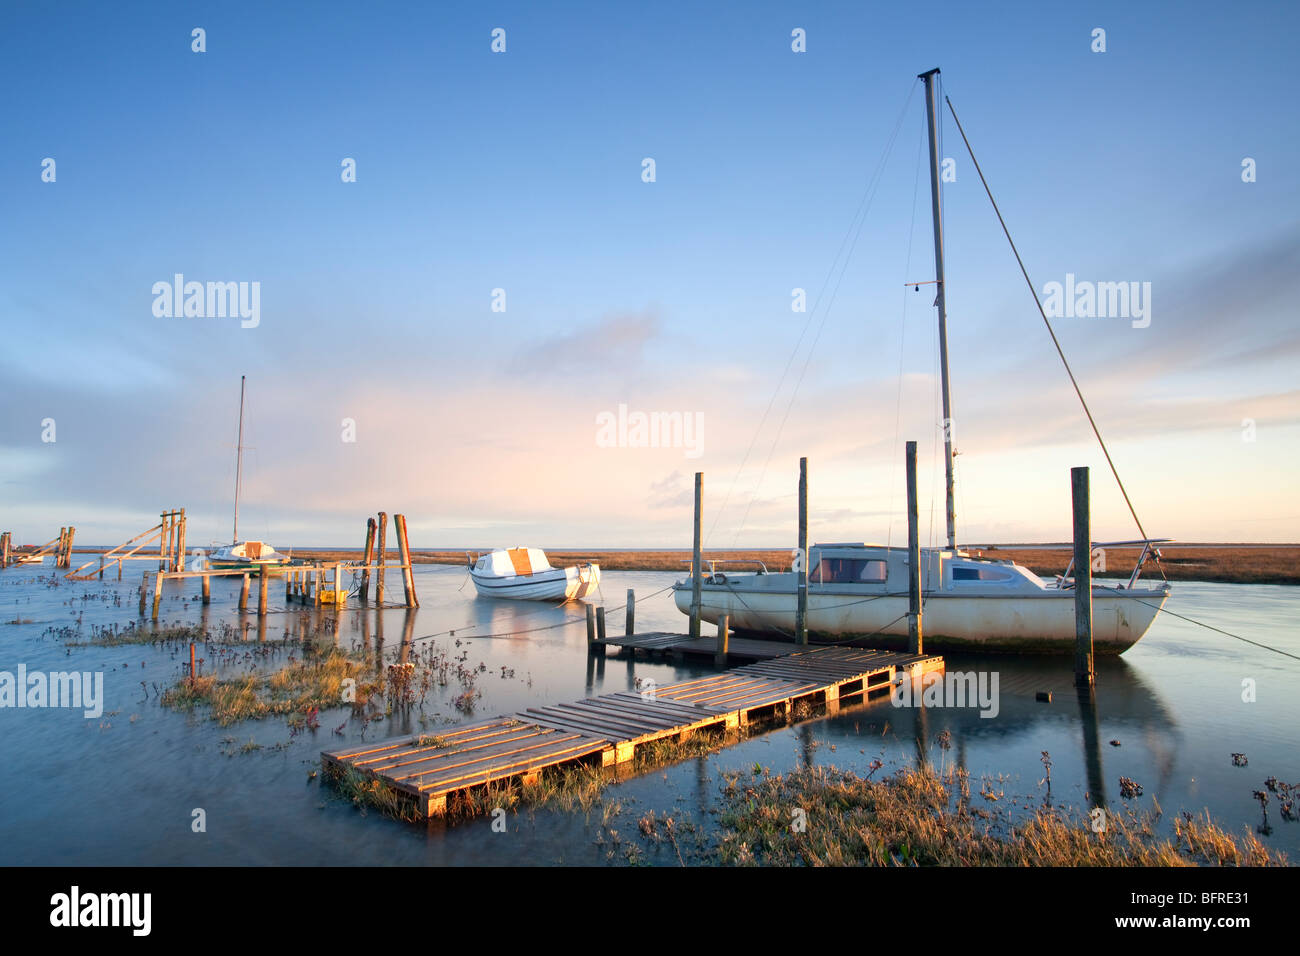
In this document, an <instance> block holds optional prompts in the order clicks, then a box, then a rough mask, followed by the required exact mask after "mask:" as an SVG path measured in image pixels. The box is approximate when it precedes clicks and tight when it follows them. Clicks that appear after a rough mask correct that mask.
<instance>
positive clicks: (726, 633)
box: [713, 614, 731, 669]
mask: <svg viewBox="0 0 1300 956" xmlns="http://www.w3.org/2000/svg"><path fill="white" fill-rule="evenodd" d="M730 644H731V615H730V614H724V615H722V617H720V618H718V649H717V651H716V652H715V653H714V655H713V663H714V665H715V666H717V667H718V668H719V669H722V668H725V667H726V666H727V649H728V647H729V646H730Z"/></svg>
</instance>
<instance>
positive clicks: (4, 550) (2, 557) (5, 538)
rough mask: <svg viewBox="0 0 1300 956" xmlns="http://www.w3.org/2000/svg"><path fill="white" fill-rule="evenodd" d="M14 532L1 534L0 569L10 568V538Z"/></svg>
mask: <svg viewBox="0 0 1300 956" xmlns="http://www.w3.org/2000/svg"><path fill="white" fill-rule="evenodd" d="M11 534H13V532H12V531H5V532H3V533H0V568H7V567H9V536H10V535H11Z"/></svg>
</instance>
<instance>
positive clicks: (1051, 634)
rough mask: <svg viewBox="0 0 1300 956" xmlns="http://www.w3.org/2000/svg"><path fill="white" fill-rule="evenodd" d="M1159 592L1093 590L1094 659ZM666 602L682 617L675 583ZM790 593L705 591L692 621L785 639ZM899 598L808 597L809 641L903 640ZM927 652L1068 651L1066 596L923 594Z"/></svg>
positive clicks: (1143, 616) (1113, 647)
mask: <svg viewBox="0 0 1300 956" xmlns="http://www.w3.org/2000/svg"><path fill="white" fill-rule="evenodd" d="M1168 597H1169V594H1168V592H1167V591H1159V590H1154V591H1145V590H1144V591H1132V592H1129V593H1127V594H1125V595H1123V596H1116V595H1115V594H1113V593H1109V592H1103V591H1098V590H1094V591H1093V598H1092V618H1093V647H1094V650H1095V652H1096V653H1098V654H1122V653H1123V652H1124V651H1126V650H1128V649H1129V648H1130V647H1132V646H1133V645H1134V644H1136V643H1137V642H1138V640H1139V639H1141V637H1142V635H1143V634H1145V633H1146V632H1147V629H1148V628H1149V627H1150V626H1151V622H1152V621H1153V620H1155V616H1156V614H1157V613H1158V612H1159V610H1160V608H1161V607H1163V606H1164V603H1165V601H1166V600H1167V599H1168ZM674 598H675V600H676V603H677V607H678V609H679V610H681V611H682V612H683V613H686V614H689V613H690V606H691V589H690V586H689V585H681V586H678V587H677V589H676V593H675V595H674ZM796 600H797V598H796V595H795V594H794V592H790V593H787V594H771V593H764V594H752V593H750V594H742V593H738V592H735V591H728V590H725V589H720V588H711V587H708V586H706V587H705V588H704V589H703V600H702V603H701V611H700V616H701V618H703V620H705V621H707V622H709V623H711V624H716V623H717V622H718V619H719V618H720V617H721V616H722V615H723V614H726V615H729V616H730V619H731V621H730V625H731V627H732V628H734V629H738V630H749V631H756V632H762V633H766V634H773V635H784V636H786V637H790V636H791V635H793V634H794V626H795V621H794V619H795V602H796ZM907 606H908V599H907V595H906V594H904V595H901V596H891V597H881V598H877V599H875V600H872V601H870V603H854V604H850V605H848V606H846V602H845V596H844V595H842V594H833V595H827V594H817V593H815V592H814V591H813V590H811V589H810V590H809V594H808V630H809V632H810V634H811V635H812V639H813V640H814V641H817V640H818V639H820V640H821V641H822V642H825V641H828V640H829V641H843V640H845V639H849V640H857V641H861V642H862V643H866V644H870V645H871V646H872V647H882V648H887V647H891V646H901V645H902V644H903V643H904V642H905V641H906V639H907ZM922 629H923V632H924V636H925V645H926V647H927V648H929V647H934V648H936V649H939V648H947V649H953V650H961V649H969V650H976V651H1019V652H1024V653H1070V652H1073V650H1074V640H1075V635H1074V592H1072V591H1062V592H1060V593H1059V594H1045V595H1042V596H1039V597H985V598H979V597H949V596H946V595H942V594H931V595H927V596H926V597H925V600H924V609H923V613H922Z"/></svg>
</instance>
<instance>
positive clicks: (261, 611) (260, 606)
mask: <svg viewBox="0 0 1300 956" xmlns="http://www.w3.org/2000/svg"><path fill="white" fill-rule="evenodd" d="M270 582H271V576H270V575H269V574H267V573H266V565H265V564H264V565H262V566H261V567H259V568H258V569H257V614H258V616H259V617H265V616H266V587H267V585H268V584H269V583H270Z"/></svg>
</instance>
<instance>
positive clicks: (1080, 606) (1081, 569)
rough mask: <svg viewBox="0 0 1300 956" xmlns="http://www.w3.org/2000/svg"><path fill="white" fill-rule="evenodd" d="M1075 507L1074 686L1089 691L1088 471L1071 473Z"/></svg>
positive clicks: (1092, 672) (1092, 675)
mask: <svg viewBox="0 0 1300 956" xmlns="http://www.w3.org/2000/svg"><path fill="white" fill-rule="evenodd" d="M1070 497H1071V499H1072V501H1073V504H1074V682H1075V684H1077V685H1079V686H1082V687H1089V686H1091V685H1092V684H1093V682H1094V681H1095V680H1096V676H1097V675H1096V671H1095V670H1094V669H1093V655H1092V519H1091V514H1090V508H1089V489H1088V469H1087V468H1071V469H1070Z"/></svg>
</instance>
